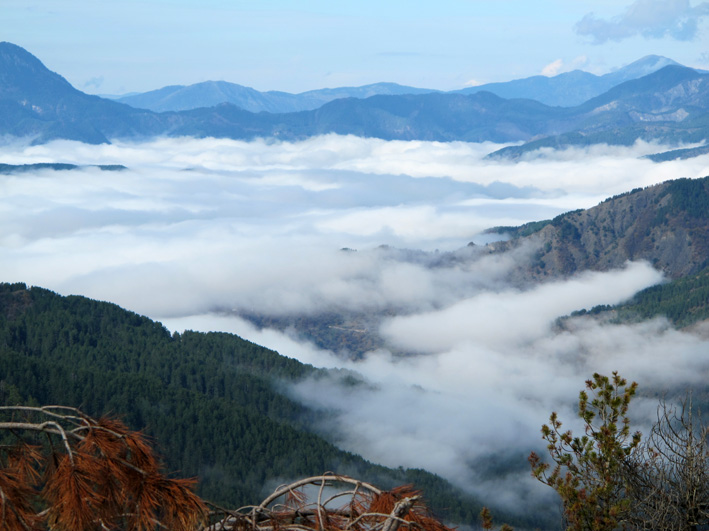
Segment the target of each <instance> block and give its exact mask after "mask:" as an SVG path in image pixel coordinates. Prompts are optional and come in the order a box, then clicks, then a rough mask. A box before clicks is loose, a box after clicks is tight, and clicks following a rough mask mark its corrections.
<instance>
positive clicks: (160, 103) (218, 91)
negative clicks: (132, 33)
mask: <svg viewBox="0 0 709 531" xmlns="http://www.w3.org/2000/svg"><path fill="white" fill-rule="evenodd" d="M430 92H437V91H435V90H429V89H418V88H415V87H406V86H403V85H398V84H396V83H375V84H373V85H365V86H362V87H341V88H333V89H320V90H311V91H308V92H302V93H300V94H290V93H288V92H279V91H275V90H272V91H268V92H259V91H258V90H256V89H253V88H250V87H245V86H243V85H237V84H236V83H228V82H226V81H204V82H202V83H196V84H194V85H189V86H184V85H172V86H169V87H163V88H161V89H158V90H151V91H150V92H144V93H141V94H131V95H129V96H116V97H113V98H111V99H114V100H115V101H118V102H120V103H125V104H127V105H130V106H131V107H137V108H139V109H149V110H151V111H155V112H165V111H187V110H190V109H198V108H200V107H214V106H215V105H219V104H220V103H231V104H232V105H236V106H237V107H240V108H242V109H244V110H245V111H249V112H262V111H264V112H271V113H288V112H298V111H312V110H314V109H317V108H318V107H322V106H323V105H324V104H326V103H328V102H331V101H333V100H338V99H342V98H360V99H362V98H369V97H370V96H379V95H387V96H398V95H401V94H427V93H430Z"/></svg>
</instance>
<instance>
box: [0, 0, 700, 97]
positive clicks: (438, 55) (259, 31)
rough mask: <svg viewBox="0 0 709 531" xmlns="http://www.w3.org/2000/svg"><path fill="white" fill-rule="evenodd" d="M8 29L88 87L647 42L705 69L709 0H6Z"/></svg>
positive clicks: (572, 60)
mask: <svg viewBox="0 0 709 531" xmlns="http://www.w3.org/2000/svg"><path fill="white" fill-rule="evenodd" d="M0 39H2V40H6V41H9V42H12V43H14V44H17V45H19V46H22V47H24V48H25V49H27V50H28V51H29V52H31V53H33V54H34V55H36V56H37V57H39V58H40V59H41V60H42V61H43V62H44V63H45V64H46V65H47V66H48V67H49V68H50V69H51V70H53V71H56V72H58V73H60V74H61V75H63V76H64V77H66V78H67V80H68V81H69V82H70V83H72V84H73V85H74V86H75V87H76V88H78V89H80V90H83V91H85V92H89V93H92V94H114V95H115V94H125V93H130V92H145V91H148V90H154V89H158V88H161V87H163V86H167V85H177V84H181V85H189V84H192V83H198V82H201V81H207V80H224V81H229V82H232V83H238V84H241V85H246V86H249V87H253V88H256V89H258V90H262V91H264V90H281V91H286V92H296V93H297V92H302V91H306V90H311V89H319V88H325V87H339V86H361V85H365V84H369V83H376V82H381V81H388V82H396V83H400V84H403V85H410V86H416V87H422V88H431V89H440V90H453V89H460V88H463V87H465V86H470V85H476V84H481V83H487V82H494V81H508V80H511V79H517V78H523V77H529V76H533V75H539V74H544V75H555V74H558V73H562V72H565V71H569V70H573V69H576V68H580V69H583V70H587V71H589V72H592V73H596V74H603V73H607V72H609V71H612V70H614V69H617V68H619V67H622V66H624V65H626V64H629V63H631V62H632V61H635V60H637V59H640V58H641V57H643V56H645V55H648V54H657V55H663V56H666V57H669V58H671V59H674V60H675V61H678V62H680V63H682V64H684V65H687V66H692V67H698V68H706V69H709V52H708V50H709V2H697V1H696V0H693V1H690V0H635V1H632V2H631V1H627V0H626V1H623V2H618V1H617V0H593V1H591V0H574V1H568V0H563V1H561V0H540V1H537V2H529V1H527V0H438V1H436V2H430V1H421V0H406V1H404V0H385V1H381V0H358V1H357V2H352V1H342V2H332V1H327V2H326V1H324V0H308V1H298V2H295V1H292V0H260V1H256V0H238V1H232V0H123V1H122V2H96V1H89V0H62V1H61V2H57V1H56V0H3V1H2V2H1V3H0Z"/></svg>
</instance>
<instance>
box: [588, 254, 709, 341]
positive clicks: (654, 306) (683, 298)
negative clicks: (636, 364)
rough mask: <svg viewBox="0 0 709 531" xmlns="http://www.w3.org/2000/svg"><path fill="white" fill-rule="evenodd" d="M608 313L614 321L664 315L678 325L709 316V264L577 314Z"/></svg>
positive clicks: (688, 324) (681, 325)
mask: <svg viewBox="0 0 709 531" xmlns="http://www.w3.org/2000/svg"><path fill="white" fill-rule="evenodd" d="M587 313H590V314H592V315H597V314H601V313H607V314H609V315H611V317H612V318H613V319H614V320H615V321H637V320H642V319H650V318H652V317H657V316H663V317H666V318H667V319H668V320H670V321H671V322H672V323H673V324H674V325H675V326H677V327H686V326H690V325H693V324H694V323H696V322H698V321H703V320H705V319H709V268H707V269H704V270H702V271H700V272H699V273H697V274H695V275H689V276H687V277H684V278H680V279H677V280H675V281H673V282H669V283H667V284H660V285H658V286H652V287H650V288H647V289H644V290H642V291H641V292H639V293H637V294H636V295H635V296H634V297H633V298H632V299H631V300H629V301H628V302H626V303H624V304H620V305H617V306H607V305H604V306H596V307H594V308H592V309H591V310H589V311H587V310H581V311H579V312H577V313H576V315H584V314H587Z"/></svg>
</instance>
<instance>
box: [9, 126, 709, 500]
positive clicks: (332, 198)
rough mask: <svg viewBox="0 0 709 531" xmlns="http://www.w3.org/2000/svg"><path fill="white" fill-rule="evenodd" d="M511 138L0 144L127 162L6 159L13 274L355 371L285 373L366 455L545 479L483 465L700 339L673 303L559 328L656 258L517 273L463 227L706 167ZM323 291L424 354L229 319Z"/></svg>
mask: <svg viewBox="0 0 709 531" xmlns="http://www.w3.org/2000/svg"><path fill="white" fill-rule="evenodd" d="M499 147H500V146H494V145H486V144H482V145H478V144H465V143H449V144H443V143H431V142H386V141H381V140H376V139H361V138H355V137H340V136H334V135H329V136H324V137H318V138H313V139H309V140H307V141H303V142H298V143H271V142H264V141H254V142H248V143H247V142H236V141H230V140H214V139H203V140H194V139H172V140H157V141H154V142H150V143H145V144H128V143H117V144H114V145H107V146H87V145H83V144H77V143H72V142H55V143H51V144H47V145H42V146H22V145H5V146H3V147H0V157H1V159H2V161H3V162H5V163H10V164H27V163H34V162H68V163H74V164H124V165H126V166H127V167H128V168H129V169H128V170H126V171H123V172H101V171H99V170H98V169H95V168H86V169H82V170H77V171H59V172H57V171H51V170H44V171H39V172H34V173H22V174H16V175H6V176H3V178H2V180H0V194H2V197H3V201H2V204H1V205H0V226H2V227H3V231H2V232H1V233H0V280H2V281H8V282H10V281H23V282H27V283H29V284H32V285H39V286H43V287H46V288H49V289H53V290H55V291H58V292H59V293H62V294H72V293H73V294H81V295H86V296H90V297H93V298H96V299H101V300H108V301H112V302H115V303H118V304H120V305H122V306H124V307H126V308H128V309H131V310H133V311H137V312H139V313H142V314H145V315H148V316H150V317H153V318H156V319H158V320H162V321H163V322H164V323H165V324H166V325H167V326H168V327H169V328H171V329H174V330H183V329H194V330H224V331H228V332H234V333H239V334H240V335H242V336H244V337H247V338H248V339H251V340H253V341H255V342H257V343H261V344H265V345H267V346H269V347H272V348H276V349H277V350H279V351H280V352H281V353H282V354H285V355H289V356H293V357H296V358H298V359H301V360H302V361H304V362H308V363H313V364H315V365H318V366H326V367H342V368H348V369H353V370H356V371H358V372H360V373H361V374H363V375H364V377H365V378H366V379H367V380H368V382H369V383H370V384H371V385H369V386H367V388H366V390H365V389H364V388H362V389H360V388H347V389H343V388H340V387H338V386H337V384H336V382H334V381H333V382H328V381H319V382H308V383H304V384H303V385H301V386H299V387H297V388H295V389H293V393H294V396H297V397H299V398H300V399H301V400H303V401H305V402H307V403H310V404H311V405H314V406H316V407H322V408H326V409H329V410H332V411H334V415H328V416H327V418H328V419H330V420H331V422H329V423H328V424H327V425H323V426H322V427H321V428H322V429H323V431H325V432H327V433H328V434H330V436H332V437H333V438H336V439H337V440H338V441H339V442H340V444H341V445H342V446H344V447H346V448H349V449H351V450H354V451H357V452H359V453H361V454H363V455H364V456H365V457H367V458H368V459H371V460H373V461H377V462H382V463H384V464H388V465H393V466H408V467H425V468H429V469H431V470H433V471H435V472H438V473H440V474H443V475H445V476H446V477H448V478H450V479H451V480H453V481H455V482H457V483H459V484H461V485H463V486H466V487H467V488H469V489H471V490H476V491H481V490H486V491H487V492H491V490H495V492H497V498H498V500H502V501H504V499H505V498H506V497H508V496H516V497H518V499H519V497H524V496H529V495H530V494H529V493H530V492H533V490H530V489H532V487H531V486H530V485H529V483H528V482H527V480H526V479H525V480H520V479H519V476H515V479H514V481H512V482H511V483H505V482H504V481H501V480H500V479H499V478H497V479H491V478H490V477H488V476H486V475H485V469H486V465H485V463H489V462H490V456H495V457H496V458H497V459H506V460H508V461H509V462H514V463H519V466H521V468H522V469H524V466H525V463H524V456H525V455H526V454H527V453H528V452H529V450H531V449H534V448H537V447H538V445H539V442H540V440H539V437H538V429H539V426H540V424H541V423H542V422H544V421H545V420H546V418H547V416H548V414H549V412H550V411H552V410H554V409H556V410H560V413H562V414H563V415H564V416H565V417H567V418H570V417H573V412H572V406H573V404H572V402H573V398H574V397H575V396H576V395H577V393H578V390H579V389H580V388H581V387H582V386H583V381H584V380H585V379H586V378H587V377H588V376H589V374H591V373H592V372H594V371H605V372H610V371H612V370H620V371H621V373H622V374H624V375H625V376H627V377H629V378H632V379H635V380H638V381H639V382H640V383H641V385H642V386H656V387H662V386H665V387H667V386H668V385H670V384H682V385H690V384H692V383H695V382H697V379H698V378H703V379H704V380H705V379H706V378H705V377H706V374H707V369H709V367H708V366H707V361H706V356H705V355H704V353H705V352H706V349H707V347H708V346H709V345H707V344H706V343H705V342H702V340H701V339H699V338H697V337H694V336H692V335H690V334H687V333H681V332H677V331H675V330H673V329H672V328H671V327H669V326H668V325H667V323H665V322H664V321H662V320H658V321H653V322H649V323H642V324H638V325H633V326H618V325H610V324H603V323H599V322H596V321H593V320H590V319H573V320H571V321H569V322H568V323H567V325H566V326H565V327H563V328H559V327H558V326H557V318H558V317H561V316H564V315H566V314H568V313H570V312H571V311H573V310H576V309H580V308H588V307H590V306H593V305H596V304H602V303H603V304H612V303H615V302H619V301H621V300H622V299H624V298H627V297H630V296H631V295H632V294H633V293H634V292H635V291H637V290H639V289H642V288H643V287H645V286H648V285H651V284H653V283H656V282H658V281H660V280H661V278H660V276H659V275H658V274H657V272H655V271H654V270H653V269H652V268H650V267H649V266H648V265H647V264H628V265H627V267H626V268H625V269H623V270H620V271H615V272H610V273H604V274H600V273H594V274H588V275H582V276H579V277H578V278H573V279H569V280H566V281H559V282H556V283H553V284H547V285H543V286H539V287H536V288H533V289H526V290H523V289H520V288H519V287H514V286H512V285H510V284H508V283H507V281H506V273H507V271H508V270H509V269H510V268H511V267H512V266H514V265H515V262H516V261H519V260H525V259H526V255H525V253H524V250H522V251H521V252H520V253H518V254H514V255H513V254H510V255H502V256H491V255H486V254H485V253H481V252H480V251H479V247H480V246H477V247H469V246H467V244H468V243H469V242H471V241H475V242H477V243H478V244H483V243H484V237H483V236H482V235H481V234H480V232H481V231H482V230H484V229H485V228H488V227H490V226H495V225H517V224H521V223H524V222H527V221H532V220H539V219H546V218H550V217H553V216H555V215H557V214H559V213H561V212H564V211H568V210H573V209H577V208H588V207H591V206H594V205H595V204H597V203H598V202H599V201H601V200H602V199H604V198H606V197H608V196H610V195H614V194H617V193H621V192H624V191H627V190H630V189H632V188H636V187H643V186H648V185H651V184H655V183H658V182H661V181H664V180H667V179H672V178H678V177H701V176H704V175H707V174H709V157H700V158H695V159H689V160H685V161H674V162H667V163H662V164H654V163H652V162H650V161H648V160H644V159H639V158H638V157H639V156H640V155H643V154H647V153H652V152H656V151H661V150H662V147H661V146H654V145H647V144H637V145H635V146H633V147H630V148H627V147H614V148H609V147H607V146H596V147H592V148H589V149H569V150H565V151H561V152H545V153H543V154H541V155H539V154H538V156H535V157H531V158H529V159H528V160H525V161H522V162H519V163H517V164H512V163H507V162H494V161H486V160H484V158H483V157H484V156H485V155H486V154H487V153H489V152H491V151H494V150H495V149H497V148H499ZM382 244H385V245H388V246H390V247H380V245H382ZM342 248H350V249H356V250H357V252H344V251H342V250H341V249H342ZM406 249H408V250H406ZM436 251H438V252H436ZM323 309H336V310H344V311H358V312H377V311H381V310H383V309H387V311H389V312H390V317H389V318H388V319H386V320H385V321H384V322H383V324H382V326H381V330H380V332H381V335H382V337H383V338H385V340H386V346H387V347H388V349H391V350H392V351H399V352H400V351H407V352H410V353H412V355H411V356H408V357H397V356H395V355H393V354H392V353H391V352H390V350H388V349H384V350H380V351H375V352H371V353H369V354H368V355H367V356H366V357H365V359H363V360H361V361H358V362H354V361H348V360H344V359H341V358H338V357H337V356H336V355H335V354H333V353H331V352H327V351H323V350H319V349H317V348H314V347H313V346H312V345H309V344H307V343H304V342H302V341H299V340H298V339H297V335H295V334H292V333H290V332H278V331H275V330H256V329H255V328H254V327H252V326H251V325H249V324H248V323H246V322H245V321H243V320H241V319H239V318H238V317H235V316H234V315H235V314H236V313H238V312H254V313H259V314H262V315H267V316H283V315H304V314H305V315H307V314H316V313H318V312H322V311H323ZM640 406H641V407H640V408H639V418H643V415H644V413H643V412H644V409H643V407H644V406H642V402H641V403H640ZM648 408H649V409H652V408H651V407H649V406H648ZM466 465H470V466H466ZM515 466H517V465H515ZM522 474H523V476H525V477H526V471H524V472H522ZM514 485H516V486H517V487H514ZM520 486H521V487H520Z"/></svg>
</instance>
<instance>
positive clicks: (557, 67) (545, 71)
mask: <svg viewBox="0 0 709 531" xmlns="http://www.w3.org/2000/svg"><path fill="white" fill-rule="evenodd" d="M563 66H564V62H563V61H562V60H561V59H557V60H556V61H552V62H551V63H549V64H548V65H546V66H545V67H544V68H542V75H543V76H548V77H553V76H555V75H557V74H559V73H560V72H561V68H562V67H563Z"/></svg>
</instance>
